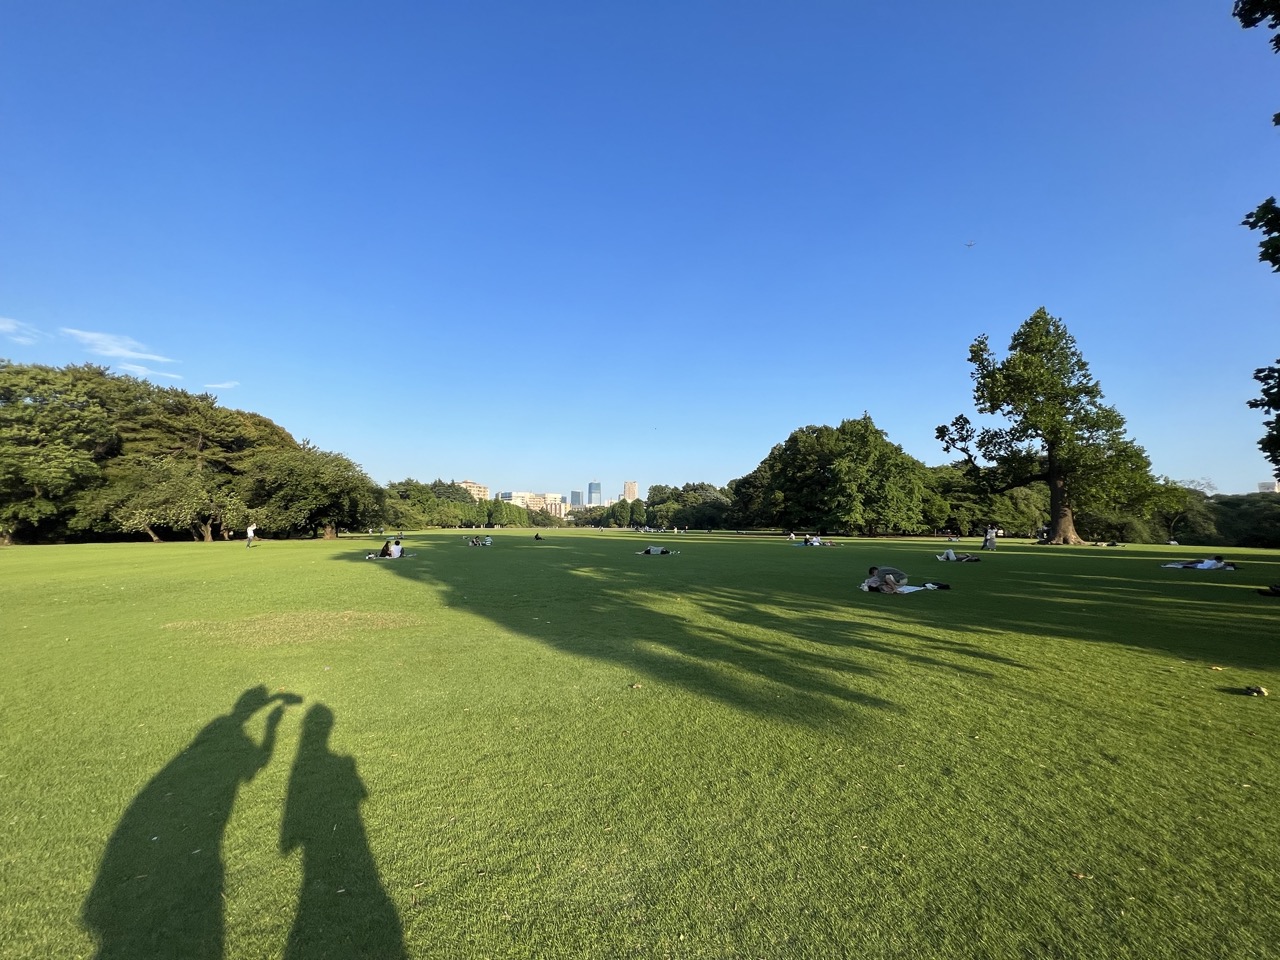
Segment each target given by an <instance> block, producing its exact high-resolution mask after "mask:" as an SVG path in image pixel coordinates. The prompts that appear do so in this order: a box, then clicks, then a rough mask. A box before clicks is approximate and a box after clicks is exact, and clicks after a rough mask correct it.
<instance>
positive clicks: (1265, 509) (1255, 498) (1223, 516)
mask: <svg viewBox="0 0 1280 960" xmlns="http://www.w3.org/2000/svg"><path fill="white" fill-rule="evenodd" d="M1211 502H1212V504H1213V510H1214V519H1215V522H1216V524H1217V527H1218V530H1219V532H1220V533H1221V535H1222V539H1223V541H1224V542H1225V543H1228V544H1231V545H1233V546H1237V547H1265V548H1269V549H1274V548H1276V547H1280V493H1248V494H1243V495H1240V496H1222V495H1219V496H1215V497H1213V498H1212V501H1211Z"/></svg>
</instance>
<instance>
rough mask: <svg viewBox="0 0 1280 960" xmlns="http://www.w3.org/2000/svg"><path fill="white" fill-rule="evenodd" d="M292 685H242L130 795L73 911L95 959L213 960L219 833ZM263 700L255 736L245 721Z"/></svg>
mask: <svg viewBox="0 0 1280 960" xmlns="http://www.w3.org/2000/svg"><path fill="white" fill-rule="evenodd" d="M299 700H300V698H298V697H295V696H293V695H291V694H274V695H270V696H269V695H268V694H267V691H266V688H265V687H260V686H259V687H252V688H250V689H248V690H246V691H244V693H242V694H241V695H240V697H239V699H237V700H236V702H235V705H234V706H233V707H232V708H231V711H230V712H229V713H227V714H225V715H223V716H220V717H218V718H216V719H215V720H213V721H212V722H211V723H209V724H208V726H206V727H205V728H204V729H203V730H201V731H200V732H199V733H198V734H196V737H195V739H194V740H192V741H191V743H190V744H189V745H188V746H187V747H186V748H184V749H183V750H182V752H181V753H179V754H178V755H177V756H176V757H174V758H173V760H171V761H170V762H169V763H168V764H167V765H166V766H165V767H164V769H162V770H161V771H160V772H159V773H157V774H156V775H155V777H153V778H152V780H151V782H150V783H148V784H147V785H146V786H145V787H143V789H142V791H141V792H140V793H139V794H138V795H137V796H136V797H135V798H134V800H133V802H132V803H130V804H129V807H128V809H127V810H126V811H125V813H124V816H123V817H121V819H120V823H119V824H118V825H117V826H116V829H115V832H114V833H113V834H112V835H111V839H110V840H109V841H108V842H107V848H106V852H105V853H104V854H103V857H102V862H101V864H100V865H99V867H98V875H97V877H96V879H95V880H94V883H93V887H92V889H91V890H90V891H89V895H88V897H87V898H86V899H85V902H84V908H83V911H82V914H81V916H82V918H83V920H84V924H85V926H86V927H87V928H88V929H89V931H90V932H91V933H92V934H93V935H94V937H95V939H96V940H97V944H98V949H97V953H96V954H95V957H97V958H98V960H116V958H120V960H126V958H127V960H137V958H139V957H173V958H183V960H221V957H222V956H223V944H224V936H225V930H224V915H223V873H224V871H223V863H222V839H223V835H224V834H225V832H226V828H227V821H228V820H229V819H230V817H231V809H232V806H233V805H234V804H235V799H236V793H237V791H238V790H239V788H240V785H241V784H242V783H248V782H249V781H250V780H252V779H253V778H254V776H255V775H256V774H257V772H258V771H259V770H261V769H262V768H263V767H264V766H266V764H267V762H268V761H269V760H270V759H271V754H272V752H273V751H274V749H275V742H276V728H277V727H278V726H279V725H280V720H281V717H282V716H283V715H284V703H293V702H299ZM272 702H276V703H277V705H276V707H275V708H274V709H273V710H272V711H271V713H270V714H269V715H268V716H267V726H266V734H265V736H264V737H263V739H262V742H261V743H256V742H254V740H253V739H252V738H251V737H250V736H249V735H248V734H247V733H246V732H245V729H244V727H245V724H246V723H247V722H248V721H249V720H250V719H251V718H252V717H253V716H254V715H255V714H256V713H258V711H260V710H262V709H263V708H265V707H266V706H267V705H269V704H271V703H272Z"/></svg>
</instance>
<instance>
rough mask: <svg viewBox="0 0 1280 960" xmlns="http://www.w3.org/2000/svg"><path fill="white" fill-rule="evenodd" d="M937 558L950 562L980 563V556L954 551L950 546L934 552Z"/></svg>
mask: <svg viewBox="0 0 1280 960" xmlns="http://www.w3.org/2000/svg"><path fill="white" fill-rule="evenodd" d="M936 556H937V558H938V559H939V560H948V561H950V562H952V563H981V562H982V558H981V557H979V556H978V555H977V554H973V553H956V552H955V551H954V550H952V549H951V548H950V547H948V548H947V549H946V550H944V551H942V553H939V554H936Z"/></svg>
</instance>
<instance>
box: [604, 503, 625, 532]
mask: <svg viewBox="0 0 1280 960" xmlns="http://www.w3.org/2000/svg"><path fill="white" fill-rule="evenodd" d="M605 516H606V517H607V518H608V525H609V526H611V527H629V526H631V503H630V501H628V500H619V501H617V502H616V503H612V504H610V505H609V507H608V509H607V510H606V511H605Z"/></svg>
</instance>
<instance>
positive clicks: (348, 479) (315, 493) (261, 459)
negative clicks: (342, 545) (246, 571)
mask: <svg viewBox="0 0 1280 960" xmlns="http://www.w3.org/2000/svg"><path fill="white" fill-rule="evenodd" d="M242 490H243V497H242V499H243V500H244V502H245V504H246V506H247V507H248V510H249V514H250V516H251V518H252V519H253V520H254V521H255V522H257V523H258V524H259V525H260V526H262V527H263V528H265V529H266V530H268V531H270V532H273V533H285V534H290V533H310V534H311V535H312V536H318V535H321V534H322V535H323V536H324V537H325V539H335V538H336V537H337V536H338V531H339V529H342V528H356V529H358V528H361V527H365V526H367V525H369V524H370V523H373V522H377V521H378V520H379V519H380V518H381V517H382V514H383V503H384V497H385V493H384V492H383V491H382V490H381V489H380V488H379V487H378V486H377V485H376V484H375V483H374V482H373V481H372V480H370V479H369V477H368V476H367V475H366V474H365V473H364V471H363V470H361V469H360V468H359V467H358V466H357V465H356V464H355V463H353V462H352V461H351V460H349V459H348V458H347V457H345V456H343V455H342V454H340V453H329V452H327V451H324V450H320V449H318V448H317V447H315V446H313V445H312V444H310V443H307V442H305V441H304V442H303V444H302V446H300V447H297V448H295V449H292V450H290V449H284V448H269V449H264V450H261V451H258V452H256V453H255V454H254V456H253V457H252V459H251V460H250V461H249V463H248V465H247V468H246V472H245V475H244V480H243V482H242Z"/></svg>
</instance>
